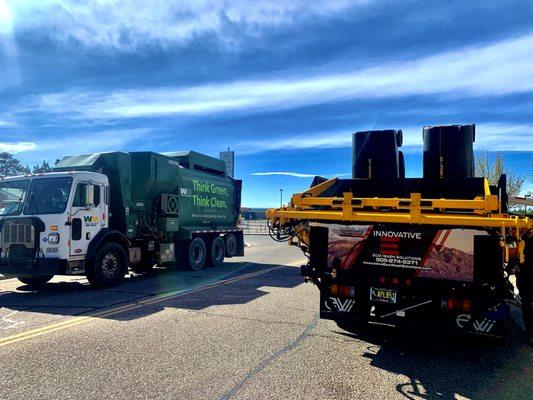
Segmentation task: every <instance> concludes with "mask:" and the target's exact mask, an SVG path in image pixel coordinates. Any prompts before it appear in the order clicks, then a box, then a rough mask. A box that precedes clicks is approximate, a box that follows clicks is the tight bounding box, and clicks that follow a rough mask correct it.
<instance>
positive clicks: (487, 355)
mask: <svg viewBox="0 0 533 400" xmlns="http://www.w3.org/2000/svg"><path fill="white" fill-rule="evenodd" d="M507 331H508V333H509V337H507V338H506V339H505V340H504V341H496V340H495V339H489V338H482V337H475V336H464V335H458V334H457V335H455V334H451V333H449V332H431V331H427V330H425V331H414V330H403V329H402V330H397V329H393V328H382V327H377V326H369V327H363V328H357V329H353V330H351V332H346V331H342V330H340V329H339V331H338V333H339V334H341V335H344V336H347V337H350V338H356V339H359V340H362V341H365V342H368V343H369V346H368V347H367V349H366V351H365V352H364V353H363V354H362V356H363V357H366V358H369V359H370V360H371V363H370V364H371V365H372V366H374V367H377V368H380V369H382V370H384V371H388V372H391V373H393V374H399V375H402V376H406V377H407V379H406V380H405V382H403V383H400V384H398V385H397V386H396V391H397V392H398V397H399V398H406V399H441V400H448V399H459V398H469V399H487V398H490V399H495V398H496V399H531V398H533V349H532V348H531V346H529V345H528V344H527V342H526V340H525V338H524V336H523V335H522V332H521V329H520V327H519V326H518V325H517V324H516V322H514V321H511V322H510V326H508V327H507Z"/></svg>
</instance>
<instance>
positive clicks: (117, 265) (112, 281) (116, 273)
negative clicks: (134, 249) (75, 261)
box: [87, 243, 128, 288]
mask: <svg viewBox="0 0 533 400" xmlns="http://www.w3.org/2000/svg"><path fill="white" fill-rule="evenodd" d="M126 260H127V257H126V252H125V251H124V249H123V248H122V246H120V245H119V244H117V243H107V244H105V245H103V246H102V248H100V250H98V253H97V254H96V257H95V259H94V262H92V263H90V265H89V266H88V267H87V279H88V280H89V283H90V284H91V286H92V287H94V288H107V287H112V286H116V285H118V284H119V283H120V281H121V280H122V278H124V275H126V272H127V269H128V265H127V261H126Z"/></svg>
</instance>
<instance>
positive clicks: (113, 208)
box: [54, 151, 241, 239]
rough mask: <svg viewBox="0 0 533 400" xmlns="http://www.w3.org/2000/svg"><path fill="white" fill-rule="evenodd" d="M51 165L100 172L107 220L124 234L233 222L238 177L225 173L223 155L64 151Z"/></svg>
mask: <svg viewBox="0 0 533 400" xmlns="http://www.w3.org/2000/svg"><path fill="white" fill-rule="evenodd" d="M54 170H55V171H58V172H59V171H79V170H83V171H93V172H99V173H102V174H104V175H106V176H107V177H108V178H109V182H110V225H111V227H113V228H115V229H118V230H119V231H121V232H123V233H124V234H126V235H127V236H128V237H130V238H138V237H140V236H141V235H142V234H143V232H142V230H143V227H149V226H150V227H153V228H154V227H155V229H157V230H158V231H159V233H161V234H164V235H169V236H171V237H174V238H176V239H177V238H183V239H187V238H190V236H191V232H195V231H202V230H219V229H228V228H235V226H236V223H237V219H238V214H239V212H240V200H241V182H240V181H238V180H234V179H232V178H230V177H228V176H227V175H226V169H225V164H224V162H223V161H221V160H217V159H215V158H213V157H209V156H205V155H203V154H200V153H196V152H193V151H191V152H176V153H166V154H157V153H153V152H130V153H125V152H111V153H94V154H86V155H79V156H68V157H65V158H63V159H62V160H61V161H60V162H59V163H58V164H57V165H56V167H55V168H54ZM172 203H174V204H172ZM176 203H177V206H178V207H177V209H176V208H175V206H176ZM173 207H174V208H173Z"/></svg>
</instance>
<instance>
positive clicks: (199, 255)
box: [183, 237, 207, 271]
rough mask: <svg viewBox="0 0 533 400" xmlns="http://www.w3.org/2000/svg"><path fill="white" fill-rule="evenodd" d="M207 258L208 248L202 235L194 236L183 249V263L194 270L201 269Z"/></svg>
mask: <svg viewBox="0 0 533 400" xmlns="http://www.w3.org/2000/svg"><path fill="white" fill-rule="evenodd" d="M206 258H207V248H206V246H205V242H204V240H203V239H202V238H201V237H197V238H194V239H193V240H191V241H190V242H189V243H188V244H185V246H184V251H183V263H184V264H185V266H187V267H189V268H190V269H192V270H194V271H200V270H201V269H202V268H203V267H204V265H205V260H206Z"/></svg>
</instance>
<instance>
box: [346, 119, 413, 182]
mask: <svg viewBox="0 0 533 400" xmlns="http://www.w3.org/2000/svg"><path fill="white" fill-rule="evenodd" d="M401 144H402V131H401V130H394V129H387V130H381V131H364V132H355V133H354V134H353V149H352V150H353V159H352V177H353V178H363V179H391V178H400V177H403V176H404V174H405V173H404V171H403V170H402V167H403V163H402V167H400V160H399V154H398V147H399V146H401Z"/></svg>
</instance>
